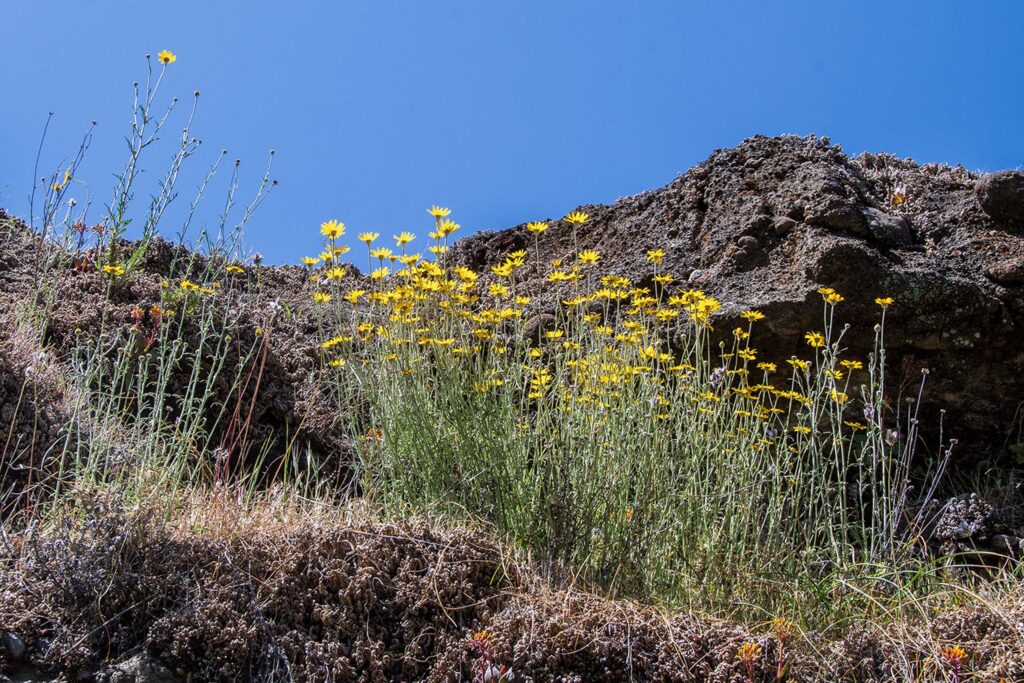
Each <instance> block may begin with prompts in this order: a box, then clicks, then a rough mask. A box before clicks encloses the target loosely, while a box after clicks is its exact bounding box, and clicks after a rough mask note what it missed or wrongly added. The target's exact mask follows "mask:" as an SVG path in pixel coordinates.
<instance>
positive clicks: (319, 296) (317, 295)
mask: <svg viewBox="0 0 1024 683" xmlns="http://www.w3.org/2000/svg"><path fill="white" fill-rule="evenodd" d="M330 300H331V295H330V294H328V293H327V292H313V301H315V302H316V303H318V304H326V303H328V302H329V301H330Z"/></svg>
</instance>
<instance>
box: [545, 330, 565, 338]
mask: <svg viewBox="0 0 1024 683" xmlns="http://www.w3.org/2000/svg"><path fill="white" fill-rule="evenodd" d="M564 334H565V332H563V331H562V330H548V331H547V332H545V333H544V336H545V337H547V338H548V339H561V338H562V336H563V335H564Z"/></svg>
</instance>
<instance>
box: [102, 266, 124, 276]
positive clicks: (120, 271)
mask: <svg viewBox="0 0 1024 683" xmlns="http://www.w3.org/2000/svg"><path fill="white" fill-rule="evenodd" d="M103 272H104V273H106V274H107V275H111V276H113V277H121V276H122V275H124V272H125V271H124V268H123V267H122V266H117V265H111V264H109V263H108V264H107V265H105V266H103Z"/></svg>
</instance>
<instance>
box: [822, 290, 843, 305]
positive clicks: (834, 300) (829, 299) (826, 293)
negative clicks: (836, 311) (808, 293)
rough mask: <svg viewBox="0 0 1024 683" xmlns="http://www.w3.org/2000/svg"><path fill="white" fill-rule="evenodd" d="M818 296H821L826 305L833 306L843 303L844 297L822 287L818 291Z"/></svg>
mask: <svg viewBox="0 0 1024 683" xmlns="http://www.w3.org/2000/svg"><path fill="white" fill-rule="evenodd" d="M818 294H821V298H822V299H824V300H825V303H827V304H831V305H833V306H835V305H836V304H838V303H839V302H840V301H843V296H842V295H841V294H840V293H839V292H837V291H836V290H834V289H832V288H831V287H821V288H820V289H818Z"/></svg>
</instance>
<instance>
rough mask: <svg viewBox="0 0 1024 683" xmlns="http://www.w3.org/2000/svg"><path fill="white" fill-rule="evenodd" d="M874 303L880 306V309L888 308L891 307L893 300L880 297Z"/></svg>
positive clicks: (888, 297) (887, 297)
mask: <svg viewBox="0 0 1024 683" xmlns="http://www.w3.org/2000/svg"><path fill="white" fill-rule="evenodd" d="M875 303H876V304H878V305H879V306H881V307H882V308H886V307H888V306H892V304H893V298H892V297H891V296H880V297H878V298H877V299H875Z"/></svg>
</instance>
